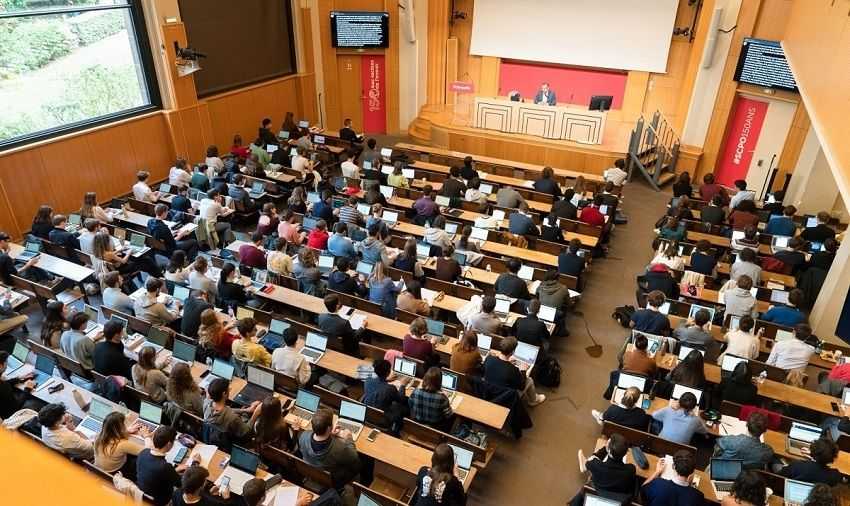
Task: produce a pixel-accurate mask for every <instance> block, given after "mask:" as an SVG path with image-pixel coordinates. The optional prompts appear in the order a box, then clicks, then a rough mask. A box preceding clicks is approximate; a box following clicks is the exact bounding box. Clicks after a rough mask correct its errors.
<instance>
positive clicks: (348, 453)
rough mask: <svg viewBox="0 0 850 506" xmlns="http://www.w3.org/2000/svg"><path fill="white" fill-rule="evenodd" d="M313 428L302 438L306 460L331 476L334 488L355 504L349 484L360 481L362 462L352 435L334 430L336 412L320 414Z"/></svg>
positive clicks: (303, 454) (315, 417) (303, 434)
mask: <svg viewBox="0 0 850 506" xmlns="http://www.w3.org/2000/svg"><path fill="white" fill-rule="evenodd" d="M310 425H311V427H312V430H305V431H304V432H302V433H301V435H300V436H299V438H298V447H299V448H300V449H301V455H302V458H303V459H304V461H305V462H307V463H308V464H309V465H311V466H313V467H316V468H319V469H322V470H324V471H327V472H328V473H330V475H331V480H332V481H333V486H334V488H335V489H337V491H341V494H342V496H343V497H345V496H350V497H351V500H352V501H353V495H352V494H353V493H354V491H353V489H352V488H351V487H350V486H349V484H350V483H351V482H352V481H355V480H356V479H358V477H359V475H360V467H361V463H360V457H359V456H358V454H357V448H356V447H355V446H354V439H353V437H352V435H351V433H350V432H349V431H347V430H345V429H340V428H338V427H334V423H333V412H332V411H331V410H329V409H327V408H320V409H319V410H318V411H316V413H315V414H314V415H313V418H312V420H311V421H310Z"/></svg>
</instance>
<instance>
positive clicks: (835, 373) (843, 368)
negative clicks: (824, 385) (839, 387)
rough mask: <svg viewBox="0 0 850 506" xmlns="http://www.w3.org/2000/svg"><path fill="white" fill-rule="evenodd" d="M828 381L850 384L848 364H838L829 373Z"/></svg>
mask: <svg viewBox="0 0 850 506" xmlns="http://www.w3.org/2000/svg"><path fill="white" fill-rule="evenodd" d="M829 379H831V380H839V381H848V382H850V363H847V364H839V365H837V366H835V367H833V368H832V370H831V371H829Z"/></svg>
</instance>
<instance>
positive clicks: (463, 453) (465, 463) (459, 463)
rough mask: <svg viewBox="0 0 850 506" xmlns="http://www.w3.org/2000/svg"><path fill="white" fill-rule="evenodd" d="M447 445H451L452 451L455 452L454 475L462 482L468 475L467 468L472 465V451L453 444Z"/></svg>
mask: <svg viewBox="0 0 850 506" xmlns="http://www.w3.org/2000/svg"><path fill="white" fill-rule="evenodd" d="M449 446H451V447H452V452H454V454H455V464H456V465H455V476H456V477H457V479H458V480H460V482H461V483H464V482H465V481H466V477H467V476H468V475H469V469H470V468H471V467H472V451H470V450H467V449H466V448H461V447H460V446H455V445H453V444H449Z"/></svg>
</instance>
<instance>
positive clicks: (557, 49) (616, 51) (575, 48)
mask: <svg viewBox="0 0 850 506" xmlns="http://www.w3.org/2000/svg"><path fill="white" fill-rule="evenodd" d="M678 5H679V2H678V0H475V12H474V15H473V19H472V44H471V49H470V53H471V54H474V55H481V56H498V57H500V58H508V59H514V60H529V61H539V62H545V63H560V64H565V65H579V66H585V67H597V68H610V69H618V70H642V71H647V72H658V73H664V72H666V70H667V53H668V52H669V50H670V39H671V37H672V35H673V23H674V21H675V20H676V9H677V7H678Z"/></svg>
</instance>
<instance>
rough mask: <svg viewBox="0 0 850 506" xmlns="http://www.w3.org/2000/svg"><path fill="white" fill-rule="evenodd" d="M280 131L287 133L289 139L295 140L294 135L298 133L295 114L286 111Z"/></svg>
mask: <svg viewBox="0 0 850 506" xmlns="http://www.w3.org/2000/svg"><path fill="white" fill-rule="evenodd" d="M280 129H281V130H283V131H284V132H289V138H290V139H295V135H296V134H297V133H298V125H296V124H295V114H294V113H293V112H292V111H286V115H285V116H284V118H283V124H281V125H280Z"/></svg>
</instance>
